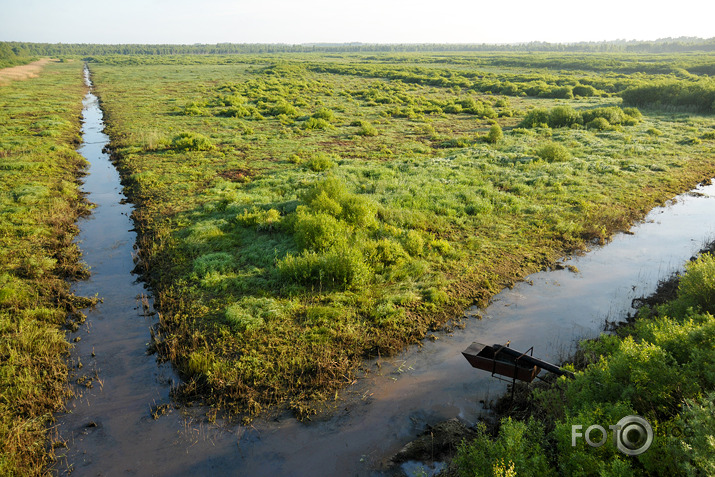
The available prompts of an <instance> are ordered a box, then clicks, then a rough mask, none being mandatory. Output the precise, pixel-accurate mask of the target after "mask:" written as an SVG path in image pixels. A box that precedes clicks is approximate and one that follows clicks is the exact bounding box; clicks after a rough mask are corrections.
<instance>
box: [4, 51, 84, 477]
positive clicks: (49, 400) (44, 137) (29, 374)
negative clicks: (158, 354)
mask: <svg viewBox="0 0 715 477" xmlns="http://www.w3.org/2000/svg"><path fill="white" fill-rule="evenodd" d="M84 92H85V88H84V85H83V82H82V64H81V63H80V62H78V61H77V62H73V63H49V64H46V65H45V66H44V68H43V69H42V71H41V72H40V73H39V77H37V78H32V79H27V80H24V81H13V82H10V83H9V84H7V85H3V86H0V192H1V194H0V202H1V204H2V205H1V206H0V244H1V245H0V442H2V443H3V444H2V450H0V475H36V474H41V473H42V472H43V468H44V467H45V466H46V465H47V464H48V463H49V462H50V460H49V457H48V453H47V449H46V447H45V446H46V442H45V436H46V434H47V426H48V423H50V422H51V420H52V414H51V413H52V412H54V411H57V410H59V409H61V408H62V406H63V405H64V401H65V399H66V398H67V396H68V391H67V386H66V380H67V365H66V362H65V360H66V357H67V352H68V349H69V346H70V345H69V343H68V342H67V341H66V339H65V334H64V331H63V328H64V327H66V326H69V327H73V326H76V323H77V322H79V321H81V319H82V315H81V313H78V312H77V310H78V309H81V308H83V307H85V306H87V305H88V303H89V301H88V300H86V299H81V298H79V297H75V296H73V295H71V294H70V293H69V282H68V281H67V280H68V279H73V278H79V277H83V276H85V274H86V271H85V269H84V267H83V266H82V264H81V263H80V262H79V250H78V248H77V247H76V246H75V245H74V244H72V242H71V241H72V238H73V237H74V235H75V234H76V231H77V229H76V226H75V221H76V219H77V217H78V216H80V215H81V214H83V213H86V212H88V205H87V204H86V203H85V201H84V200H83V198H82V197H81V195H80V194H79V191H78V178H79V177H80V176H81V171H82V169H83V168H84V166H85V161H84V159H83V158H82V157H81V156H80V155H79V154H77V152H75V148H76V147H77V146H78V144H79V127H80V112H81V109H82V97H83V96H84Z"/></svg>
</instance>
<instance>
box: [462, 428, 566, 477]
mask: <svg viewBox="0 0 715 477" xmlns="http://www.w3.org/2000/svg"><path fill="white" fill-rule="evenodd" d="M476 430H477V437H476V439H474V441H472V442H463V443H462V444H461V445H460V446H459V449H458V451H457V456H456V457H455V459H454V462H455V464H456V466H457V469H458V473H459V475H460V476H463V477H468V476H469V477H482V476H484V477H505V476H508V475H510V476H516V475H535V476H546V475H554V474H555V472H554V471H553V470H552V469H551V468H550V466H549V459H548V457H547V454H546V452H545V449H546V448H547V447H548V442H547V441H546V433H545V432H544V429H543V427H542V426H541V424H540V423H539V422H538V421H536V420H533V419H530V420H529V421H528V422H526V423H525V422H519V421H514V420H512V419H511V418H506V419H503V420H502V421H501V426H500V428H499V434H498V435H497V436H496V438H494V439H492V437H491V436H490V435H489V433H488V432H487V429H486V426H485V424H484V423H479V424H478V425H477V429H476Z"/></svg>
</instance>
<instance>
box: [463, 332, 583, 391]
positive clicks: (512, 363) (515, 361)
mask: <svg viewBox="0 0 715 477" xmlns="http://www.w3.org/2000/svg"><path fill="white" fill-rule="evenodd" d="M533 351H534V347H533V346H532V347H531V348H529V349H528V350H527V351H525V352H523V353H522V352H520V351H517V350H515V349H511V348H509V343H507V344H506V345H500V344H495V345H491V346H489V345H485V344H483V343H477V342H474V343H472V344H471V345H470V346H469V347H468V348H467V349H465V350H464V351H462V354H463V355H464V357H465V358H467V361H469V364H471V365H472V367H474V368H478V369H482V370H484V371H490V372H491V373H492V376H496V375H499V376H505V377H507V378H511V379H512V380H514V381H515V380H517V379H518V380H520V381H526V382H528V383H530V382H531V381H533V380H534V378H536V377H539V373H540V372H541V370H542V369H543V370H546V371H549V372H552V373H555V374H558V375H560V376H563V375H572V373H571V372H570V371H566V370H564V369H561V368H560V367H558V366H556V365H555V364H551V363H548V362H546V361H544V360H542V359H539V358H534V356H532V354H533ZM497 377H498V376H497Z"/></svg>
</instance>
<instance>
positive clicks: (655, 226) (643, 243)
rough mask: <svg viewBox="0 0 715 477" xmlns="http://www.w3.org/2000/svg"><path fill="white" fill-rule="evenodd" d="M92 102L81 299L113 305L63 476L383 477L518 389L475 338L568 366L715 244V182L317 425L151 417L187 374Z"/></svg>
mask: <svg viewBox="0 0 715 477" xmlns="http://www.w3.org/2000/svg"><path fill="white" fill-rule="evenodd" d="M87 81H88V85H89V84H90V83H89V76H88V74H87ZM84 105H85V109H84V113H83V118H84V126H83V129H82V133H83V139H84V142H83V145H82V147H81V149H80V152H81V153H82V154H83V155H84V156H85V157H86V158H87V159H88V160H89V161H90V163H91V167H90V170H89V175H88V177H87V178H86V180H85V184H84V190H85V191H86V192H87V193H88V194H89V200H90V201H92V202H93V203H95V204H97V207H96V209H94V211H93V213H92V215H91V217H89V218H87V219H83V220H81V221H80V223H79V226H80V229H81V233H80V235H79V241H80V247H81V249H82V252H83V257H84V260H85V262H86V263H87V264H89V266H90V267H91V271H92V276H91V278H90V279H89V280H87V281H85V282H81V283H78V284H76V286H75V287H74V291H75V292H76V293H77V294H81V295H82V294H83V295H94V294H95V293H96V294H98V295H99V297H100V298H102V299H103V302H102V303H101V304H100V305H98V306H97V308H96V309H95V310H93V311H91V312H89V313H88V320H87V324H86V325H85V326H84V327H83V328H82V329H80V331H79V332H77V333H75V334H73V335H72V336H71V337H70V338H71V339H74V338H75V337H79V338H81V341H79V342H77V343H76V346H75V349H74V351H73V353H72V363H73V366H74V370H75V373H76V375H77V377H82V376H87V377H88V379H89V378H92V383H91V385H92V387H86V386H83V387H80V388H78V390H80V391H81V393H82V394H81V396H80V397H78V398H76V399H74V400H72V401H71V402H69V403H68V408H69V412H68V413H66V414H64V415H62V416H59V418H58V434H59V435H60V437H61V438H63V439H65V440H66V441H67V448H66V450H64V451H63V452H61V453H60V454H62V456H61V459H60V460H59V462H58V465H57V468H56V470H57V471H58V472H59V473H61V474H66V473H69V472H70V471H71V473H72V475H73V476H77V475H79V476H85V475H93V476H96V475H103V476H104V475H106V476H108V475H124V474H131V475H142V476H144V475H147V476H148V475H157V476H179V475H186V476H196V475H210V474H212V475H214V476H223V475H251V476H254V475H255V476H260V475H266V476H269V475H270V476H275V475H380V474H381V469H382V468H383V467H382V466H383V464H384V462H385V459H387V458H388V457H389V456H390V455H392V454H393V453H394V452H395V451H397V450H398V449H399V448H400V447H401V446H402V445H404V444H405V443H406V442H408V441H409V440H411V439H412V438H413V437H415V436H416V435H417V434H418V433H419V432H421V431H422V430H423V429H424V428H425V426H426V425H428V424H434V423H436V422H439V421H441V420H445V419H449V418H452V417H457V416H458V417H460V418H462V419H463V420H465V421H466V422H468V423H474V422H476V420H477V419H478V418H479V416H480V415H481V414H482V413H483V412H484V411H483V407H484V406H483V404H482V402H487V403H488V402H489V401H490V400H492V399H495V398H496V397H498V396H499V394H500V393H502V392H503V391H504V390H505V383H503V382H502V381H498V380H496V379H494V378H492V377H490V375H489V374H488V373H485V372H482V371H478V370H475V369H473V368H471V367H470V366H469V364H468V363H467V362H466V360H465V359H464V358H463V357H462V356H461V351H462V350H463V349H465V348H466V347H467V346H468V345H469V344H470V343H471V342H472V341H481V342H484V343H488V344H492V343H504V342H506V341H509V340H510V341H511V343H512V344H511V346H512V347H513V348H515V349H522V350H526V349H527V348H529V347H531V346H534V355H535V356H538V357H541V358H544V359H547V360H558V359H559V358H561V357H563V356H565V355H566V354H567V353H568V351H569V350H570V349H572V347H573V345H574V343H575V342H576V341H577V340H578V339H581V338H586V337H591V336H593V335H595V334H596V333H598V332H599V331H600V330H601V329H602V328H603V325H604V320H605V319H606V318H610V319H617V318H621V317H623V316H624V314H625V313H626V312H628V311H630V304H631V301H632V299H633V298H635V297H638V296H643V295H647V294H649V293H650V292H652V291H653V290H654V289H655V287H656V285H657V283H658V281H659V280H660V279H663V278H666V277H667V276H668V275H669V274H670V273H672V272H673V271H676V270H678V269H680V268H681V267H682V265H683V263H684V262H685V261H686V260H688V259H689V258H690V257H691V256H692V255H693V254H694V253H696V252H697V251H698V250H699V249H700V248H701V247H702V246H703V245H704V244H705V243H706V242H707V241H709V240H711V239H713V237H715V222H714V221H713V219H712V218H713V217H714V216H715V215H714V212H715V186H713V185H707V186H702V187H699V188H697V189H696V190H695V191H691V193H688V194H684V195H682V196H678V197H677V198H675V199H674V200H673V201H672V203H671V204H669V205H667V206H666V207H659V208H656V209H654V210H653V211H652V212H651V213H650V214H649V215H648V216H647V218H646V219H645V220H644V221H643V222H642V223H640V224H638V225H636V226H634V227H633V228H632V229H631V231H630V232H629V233H628V234H619V235H617V236H616V237H614V239H613V240H612V242H611V243H609V244H608V245H606V246H605V247H597V248H595V249H594V250H593V251H591V252H589V253H587V254H585V255H583V256H578V257H574V258H572V259H569V260H568V261H567V262H566V263H567V264H569V265H573V266H574V267H576V268H577V269H578V272H573V271H569V270H567V269H564V270H557V271H549V272H541V273H537V274H534V275H531V276H529V277H528V278H527V280H526V281H525V282H522V283H519V284H517V285H516V286H515V287H514V288H513V289H510V290H505V291H503V292H502V293H500V294H498V295H497V296H496V297H495V298H494V300H493V301H492V304H491V305H490V306H489V307H487V308H485V309H481V310H480V309H470V310H468V311H467V312H466V314H467V315H473V316H476V315H479V316H481V319H476V318H472V319H468V320H467V321H466V327H465V328H464V329H463V330H458V331H454V332H452V333H437V334H435V338H436V339H435V340H434V341H431V340H426V341H425V343H424V344H423V346H421V347H416V346H415V347H412V348H410V349H409V350H407V351H405V352H404V353H401V354H400V355H399V356H396V357H394V358H391V359H389V360H380V362H379V363H378V362H377V361H374V362H371V363H368V364H367V366H368V368H370V369H373V370H374V371H373V372H371V373H369V375H368V376H367V377H365V378H362V379H360V380H359V381H358V382H357V383H356V384H355V385H354V386H352V387H350V388H347V389H345V390H344V391H343V392H342V396H344V397H345V398H344V399H343V398H341V399H340V400H338V401H337V402H336V403H335V404H334V406H335V409H334V411H333V412H330V413H327V414H326V416H325V417H320V418H319V419H316V420H315V421H314V422H310V423H307V424H305V423H299V422H297V421H295V419H293V418H291V417H290V416H284V417H283V418H279V419H271V420H262V419H258V420H256V421H254V423H253V424H252V425H250V426H248V427H243V426H236V425H233V426H230V425H221V424H210V423H208V422H207V421H205V420H203V419H202V418H201V417H200V415H201V413H200V411H199V412H198V413H196V414H192V412H191V411H194V410H186V409H176V408H174V407H173V406H171V405H170V406H167V407H165V408H162V409H166V410H168V412H167V413H166V414H163V415H161V416H159V417H158V419H154V418H153V417H152V410H156V409H157V407H158V406H161V405H166V404H171V401H170V398H169V391H170V388H171V385H172V383H175V382H176V381H177V377H176V376H175V375H174V373H173V371H172V369H171V367H170V366H167V365H163V366H159V365H157V363H156V361H155V359H154V358H153V357H152V356H147V355H146V345H147V343H148V341H149V326H150V325H151V324H152V323H153V318H152V317H151V316H145V315H144V312H143V306H142V305H141V302H140V300H139V299H138V298H137V297H140V296H142V295H145V294H147V292H146V290H145V289H144V288H143V287H142V285H141V284H139V283H137V282H136V277H135V276H133V275H132V274H131V270H132V268H133V261H132V253H133V252H134V250H133V247H134V242H135V238H136V237H135V234H134V232H133V231H131V229H132V226H133V225H132V222H131V220H130V214H131V211H132V207H131V206H130V205H128V204H125V200H124V199H125V197H124V196H123V195H122V192H121V186H120V183H119V176H118V173H117V171H116V170H115V169H114V167H113V165H112V164H111V162H110V161H109V157H108V156H107V154H105V153H104V152H103V148H104V146H105V145H106V144H107V142H108V138H107V136H106V135H105V134H104V133H103V132H102V129H103V123H102V112H101V110H100V108H99V105H98V102H97V98H96V97H95V96H94V95H93V94H92V93H91V91H90V93H89V94H88V95H87V97H86V99H85V101H84ZM79 363H81V365H82V367H81V368H79ZM81 381H83V382H85V383H86V382H87V380H81ZM197 416H198V417H197Z"/></svg>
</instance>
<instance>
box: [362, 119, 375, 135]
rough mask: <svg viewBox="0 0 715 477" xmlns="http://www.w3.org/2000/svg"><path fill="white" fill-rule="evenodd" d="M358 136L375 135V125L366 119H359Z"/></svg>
mask: <svg viewBox="0 0 715 477" xmlns="http://www.w3.org/2000/svg"><path fill="white" fill-rule="evenodd" d="M357 135H358V136H377V135H378V132H377V129H376V128H375V126H373V125H372V124H370V123H368V122H367V121H361V124H360V127H359V128H358V131H357Z"/></svg>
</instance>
